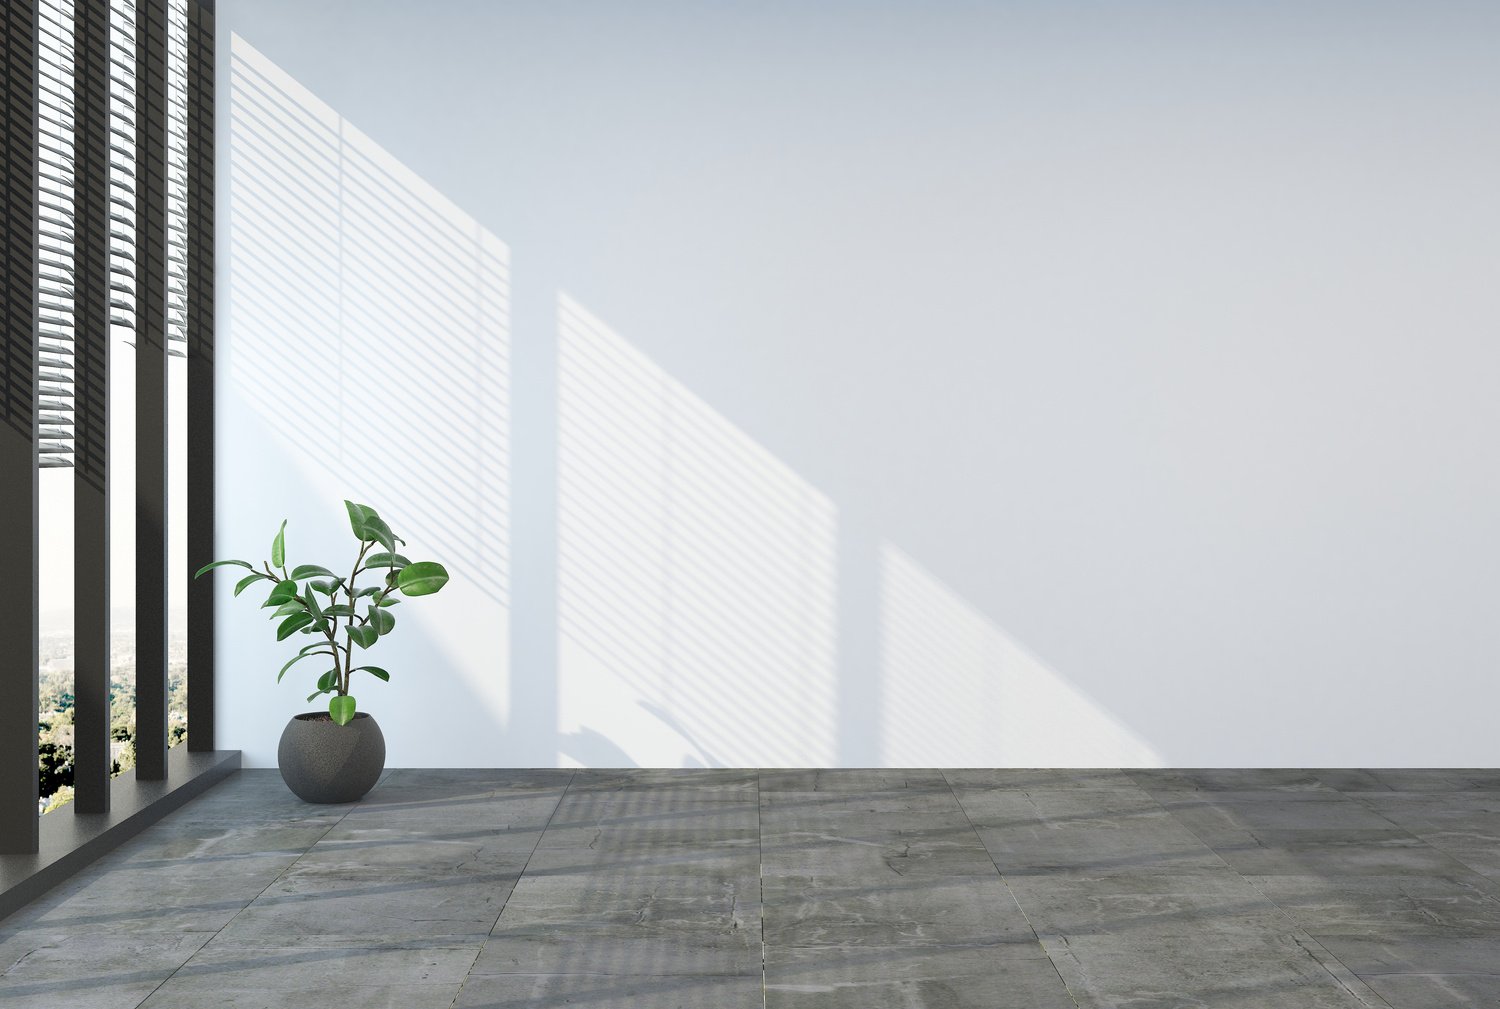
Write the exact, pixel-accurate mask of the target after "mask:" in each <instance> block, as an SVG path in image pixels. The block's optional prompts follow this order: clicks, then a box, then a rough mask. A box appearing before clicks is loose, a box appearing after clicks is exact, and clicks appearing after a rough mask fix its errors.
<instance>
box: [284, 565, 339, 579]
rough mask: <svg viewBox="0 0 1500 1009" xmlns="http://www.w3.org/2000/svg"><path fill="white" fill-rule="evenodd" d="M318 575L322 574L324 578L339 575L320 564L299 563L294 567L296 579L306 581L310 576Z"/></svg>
mask: <svg viewBox="0 0 1500 1009" xmlns="http://www.w3.org/2000/svg"><path fill="white" fill-rule="evenodd" d="M317 576H321V577H324V578H336V577H337V575H335V574H334V573H333V572H332V571H329V570H328V569H327V568H325V567H323V566H322V565H320V564H298V565H297V566H296V567H294V568H292V578H293V579H294V580H295V581H299V582H301V581H306V580H307V579H309V578H313V577H317Z"/></svg>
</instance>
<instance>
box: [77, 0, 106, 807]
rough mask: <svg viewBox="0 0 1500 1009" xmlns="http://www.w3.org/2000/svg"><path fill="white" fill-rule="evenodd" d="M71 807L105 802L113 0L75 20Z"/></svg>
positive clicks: (84, 4) (91, 0) (80, 8)
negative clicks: (110, 4)
mask: <svg viewBox="0 0 1500 1009" xmlns="http://www.w3.org/2000/svg"><path fill="white" fill-rule="evenodd" d="M73 33H74V34H73V61H74V63H73V65H74V77H73V81H74V83H73V121H74V140H73V185H74V192H73V200H74V204H73V206H74V212H73V248H74V262H73V284H74V287H73V311H74V318H73V330H74V361H75V371H74V381H75V385H74V411H75V414H74V416H75V424H76V426H75V429H74V430H75V441H74V464H73V476H74V481H73V488H74V490H73V551H74V566H73V579H74V587H73V635H74V647H73V654H74V673H73V676H74V686H73V693H74V705H75V706H74V715H73V725H74V729H73V731H74V736H73V774H74V778H73V785H74V789H75V793H74V803H73V807H74V810H75V811H76V812H78V813H103V812H107V811H108V810H109V770H110V757H109V644H110V642H109V344H110V331H109V325H110V322H109V316H110V311H109V76H110V75H109V5H108V4H107V3H104V2H102V0H79V2H78V3H77V5H76V6H75V8H74V21H73Z"/></svg>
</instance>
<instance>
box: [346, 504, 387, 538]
mask: <svg viewBox="0 0 1500 1009" xmlns="http://www.w3.org/2000/svg"><path fill="white" fill-rule="evenodd" d="M344 507H345V508H347V509H349V528H350V529H353V530H354V535H356V536H358V537H359V541H360V542H361V543H374V542H375V537H374V536H373V535H371V534H370V529H369V521H370V520H371V519H375V520H376V521H379V519H380V516H379V515H377V514H375V509H374V508H371V507H370V506H369V505H362V504H355V503H354V502H353V501H347V500H346V501H345V502H344ZM391 549H395V548H394V547H392V548H391Z"/></svg>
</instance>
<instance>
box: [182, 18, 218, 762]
mask: <svg viewBox="0 0 1500 1009" xmlns="http://www.w3.org/2000/svg"><path fill="white" fill-rule="evenodd" d="M187 106H188V127H187V142H188V165H187V171H188V182H187V216H188V220H187V281H188V283H187V329H188V332H187V342H188V346H187V372H188V377H187V382H188V388H187V425H188V439H187V456H188V458H187V526H188V527H187V566H188V576H189V577H188V598H187V603H188V614H187V620H188V671H187V693H188V737H187V740H188V749H190V750H212V749H213V748H214V592H213V584H214V577H215V574H217V572H211V573H209V574H207V575H204V576H203V577H202V578H197V579H194V578H192V577H191V576H192V573H193V572H194V571H195V570H197V569H198V568H199V567H201V566H203V565H204V564H207V563H208V562H209V561H211V560H213V559H214V557H215V556H217V555H216V553H215V550H214V8H213V4H212V3H211V2H207V0H188V47H187Z"/></svg>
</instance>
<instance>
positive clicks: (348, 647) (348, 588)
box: [333, 540, 370, 697]
mask: <svg viewBox="0 0 1500 1009" xmlns="http://www.w3.org/2000/svg"><path fill="white" fill-rule="evenodd" d="M369 549H370V544H369V543H366V542H365V541H364V540H361V541H360V543H359V556H358V557H356V558H355V559H354V570H352V571H350V572H349V581H348V582H347V583H346V584H345V585H344V591H345V592H347V593H348V595H349V624H348V626H349V627H351V628H352V627H353V626H354V605H355V604H354V600H355V596H354V579H356V578H358V577H359V566H360V565H361V564H363V563H364V560H365V552H366V551H368V550H369ZM337 630H338V621H337V620H335V621H334V631H335V633H337ZM338 650H339V646H338V643H337V641H335V643H334V646H333V651H334V655H335V658H334V660H333V665H334V675H335V676H338V664H339V663H338V658H337V654H338ZM353 669H354V638H353V637H352V636H351V637H350V638H349V640H348V642H346V643H345V645H344V672H343V676H342V678H341V680H340V682H339V695H340V696H341V697H342V696H346V695H347V694H348V693H349V679H350V677H352V676H353V675H354V673H353Z"/></svg>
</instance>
